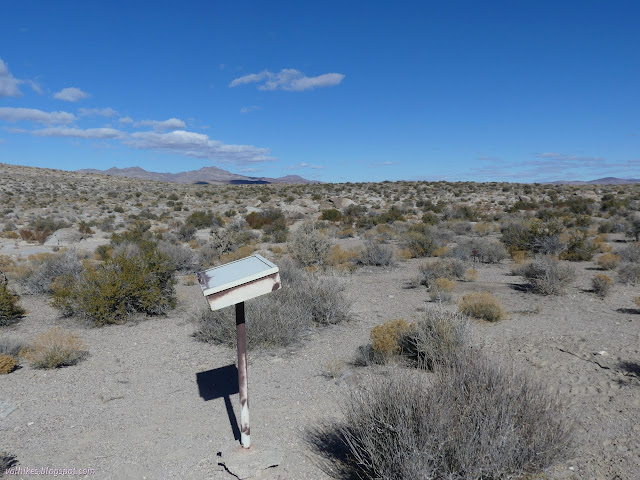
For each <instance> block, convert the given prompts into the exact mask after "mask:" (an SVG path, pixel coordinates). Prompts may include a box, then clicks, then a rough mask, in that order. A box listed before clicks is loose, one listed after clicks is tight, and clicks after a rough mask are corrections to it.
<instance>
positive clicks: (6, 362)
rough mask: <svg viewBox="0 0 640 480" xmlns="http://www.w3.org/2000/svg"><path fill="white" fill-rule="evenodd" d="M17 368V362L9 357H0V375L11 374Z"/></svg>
mask: <svg viewBox="0 0 640 480" xmlns="http://www.w3.org/2000/svg"><path fill="white" fill-rule="evenodd" d="M17 366H18V361H17V360H16V359H15V358H13V357H12V356H11V355H4V354H3V355H0V375H7V374H9V373H11V372H13V371H14V370H15V369H16V367H17Z"/></svg>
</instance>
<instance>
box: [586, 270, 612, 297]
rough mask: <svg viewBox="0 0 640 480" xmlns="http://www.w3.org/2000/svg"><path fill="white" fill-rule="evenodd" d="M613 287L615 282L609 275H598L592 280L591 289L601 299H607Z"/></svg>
mask: <svg viewBox="0 0 640 480" xmlns="http://www.w3.org/2000/svg"><path fill="white" fill-rule="evenodd" d="M612 286H613V280H611V277H609V275H605V274H604V273H598V274H597V275H595V276H594V277H593V278H592V279H591V287H592V288H593V291H594V292H595V293H596V294H597V295H598V296H599V297H601V298H604V297H606V296H607V295H608V294H609V292H610V291H611V287H612Z"/></svg>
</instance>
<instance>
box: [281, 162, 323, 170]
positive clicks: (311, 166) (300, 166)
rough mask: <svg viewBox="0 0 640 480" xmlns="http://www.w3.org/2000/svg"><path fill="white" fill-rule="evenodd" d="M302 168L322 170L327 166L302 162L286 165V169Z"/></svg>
mask: <svg viewBox="0 0 640 480" xmlns="http://www.w3.org/2000/svg"><path fill="white" fill-rule="evenodd" d="M302 168H312V169H314V170H322V169H323V168H325V167H324V166H323V165H312V164H310V163H305V162H301V163H298V164H296V165H290V166H288V167H284V169H285V170H300V169H302Z"/></svg>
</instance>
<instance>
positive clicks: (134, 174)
mask: <svg viewBox="0 0 640 480" xmlns="http://www.w3.org/2000/svg"><path fill="white" fill-rule="evenodd" d="M76 172H78V173H92V174H97V175H110V176H113V177H127V178H137V179H141V180H156V181H160V182H172V183H190V184H201V185H206V184H212V185H218V184H223V185H242V184H273V183H288V184H310V183H320V182H318V181H314V180H307V179H306V178H303V177H301V176H300V175H285V176H284V177H277V178H272V177H248V176H246V175H240V174H237V173H232V172H229V171H227V170H223V169H221V168H218V167H202V168H200V169H198V170H189V171H186V172H179V173H169V172H151V171H148V170H145V169H144V168H140V167H137V166H136V167H127V168H118V167H111V168H108V169H107V170H99V169H96V168H83V169H80V170H76Z"/></svg>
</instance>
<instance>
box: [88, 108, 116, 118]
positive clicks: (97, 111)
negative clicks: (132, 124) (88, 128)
mask: <svg viewBox="0 0 640 480" xmlns="http://www.w3.org/2000/svg"><path fill="white" fill-rule="evenodd" d="M78 115H80V116H81V117H107V118H110V117H113V116H115V115H118V112H116V111H115V110H114V109H113V108H79V109H78Z"/></svg>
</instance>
